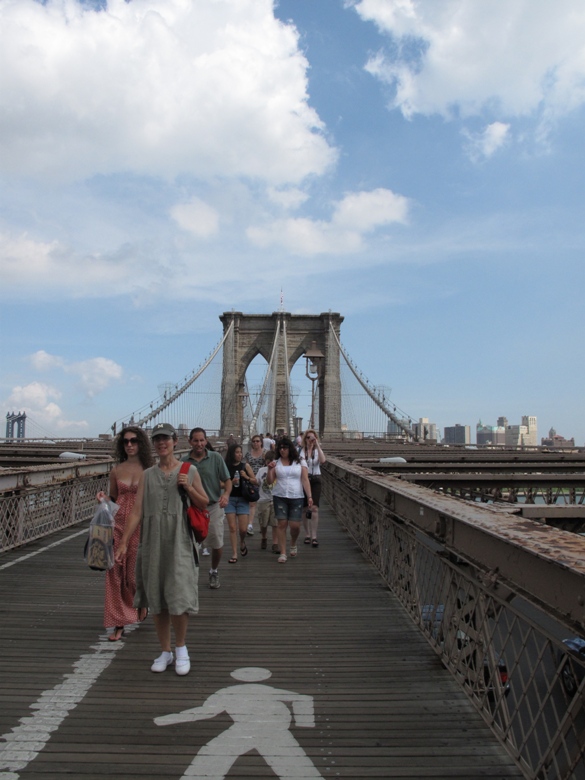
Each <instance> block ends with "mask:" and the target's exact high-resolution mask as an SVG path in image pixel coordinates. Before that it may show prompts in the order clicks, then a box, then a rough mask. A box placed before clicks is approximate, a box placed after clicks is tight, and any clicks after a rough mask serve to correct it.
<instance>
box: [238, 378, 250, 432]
mask: <svg viewBox="0 0 585 780" xmlns="http://www.w3.org/2000/svg"><path fill="white" fill-rule="evenodd" d="M238 396H239V398H240V403H241V404H242V431H241V434H242V441H244V440H247V438H248V437H249V435H250V431H249V430H248V432H246V406H247V405H248V399H249V398H250V396H249V394H248V393H247V392H246V391H245V390H244V391H242V392H241V393H238Z"/></svg>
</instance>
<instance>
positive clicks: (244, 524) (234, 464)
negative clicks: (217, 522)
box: [225, 444, 257, 563]
mask: <svg viewBox="0 0 585 780" xmlns="http://www.w3.org/2000/svg"><path fill="white" fill-rule="evenodd" d="M225 463H226V466H227V468H228V471H229V475H230V479H231V480H232V491H231V494H230V497H229V501H228V503H227V506H226V508H225V513H226V516H227V521H228V526H229V529H230V541H231V544H232V557H231V558H230V559H229V561H228V563H237V562H238V533H239V537H240V555H241V556H242V558H245V557H246V555H247V554H248V547H247V545H246V532H247V530H248V517H249V515H250V502H249V501H248V499H246V498H244V496H243V494H242V482H243V481H244V480H249V481H250V482H251V483H252V484H253V485H256V484H257V480H256V477H255V476H254V472H253V471H252V469H251V468H250V466H249V465H248V464H247V463H246V462H245V461H244V460H243V452H242V448H241V446H240V445H239V444H232V446H231V447H230V448H229V450H228V451H227V454H226V456H225Z"/></svg>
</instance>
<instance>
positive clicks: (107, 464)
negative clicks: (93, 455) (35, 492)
mask: <svg viewBox="0 0 585 780" xmlns="http://www.w3.org/2000/svg"><path fill="white" fill-rule="evenodd" d="M112 465H113V461H112V460H111V459H110V460H107V461H106V460H103V459H102V460H98V461H95V460H93V461H92V460H84V461H75V462H73V463H66V464H65V463H64V464H59V465H51V466H32V467H28V468H25V469H3V470H1V471H0V495H1V494H2V493H6V492H9V491H13V490H21V489H22V488H28V487H41V486H42V485H55V483H57V482H66V481H67V480H71V479H78V478H79V477H91V476H96V475H99V474H108V473H109V472H110V469H111V468H112Z"/></svg>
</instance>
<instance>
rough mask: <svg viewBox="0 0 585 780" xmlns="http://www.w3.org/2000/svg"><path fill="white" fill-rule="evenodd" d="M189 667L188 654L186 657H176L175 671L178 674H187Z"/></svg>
mask: <svg viewBox="0 0 585 780" xmlns="http://www.w3.org/2000/svg"><path fill="white" fill-rule="evenodd" d="M190 669H191V661H190V660H189V656H187V657H186V658H177V659H176V660H175V672H176V673H177V674H178V675H181V676H183V675H184V674H189V671H190Z"/></svg>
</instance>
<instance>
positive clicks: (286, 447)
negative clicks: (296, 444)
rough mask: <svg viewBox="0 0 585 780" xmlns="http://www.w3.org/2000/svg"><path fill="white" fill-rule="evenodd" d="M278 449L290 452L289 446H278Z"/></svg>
mask: <svg viewBox="0 0 585 780" xmlns="http://www.w3.org/2000/svg"><path fill="white" fill-rule="evenodd" d="M278 449H279V450H288V449H290V447H289V446H288V444H279V445H278Z"/></svg>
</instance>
